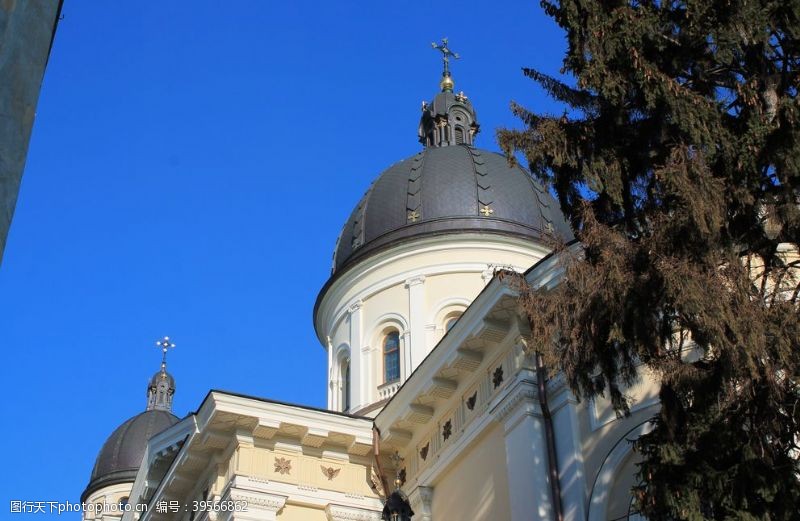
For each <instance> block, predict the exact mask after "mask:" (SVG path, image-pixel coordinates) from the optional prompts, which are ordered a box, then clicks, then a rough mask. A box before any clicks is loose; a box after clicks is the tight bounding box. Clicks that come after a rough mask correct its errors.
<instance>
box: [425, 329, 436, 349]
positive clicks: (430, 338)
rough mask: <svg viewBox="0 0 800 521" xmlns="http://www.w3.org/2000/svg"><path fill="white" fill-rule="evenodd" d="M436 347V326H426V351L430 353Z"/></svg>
mask: <svg viewBox="0 0 800 521" xmlns="http://www.w3.org/2000/svg"><path fill="white" fill-rule="evenodd" d="M435 345H436V324H428V325H426V326H425V351H427V352H428V353H430V352H431V351H432V350H433V347H434V346H435Z"/></svg>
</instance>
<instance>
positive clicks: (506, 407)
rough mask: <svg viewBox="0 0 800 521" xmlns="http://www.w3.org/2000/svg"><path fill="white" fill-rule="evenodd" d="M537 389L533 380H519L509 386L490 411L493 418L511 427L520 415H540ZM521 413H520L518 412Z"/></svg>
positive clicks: (508, 427) (507, 427) (508, 428)
mask: <svg viewBox="0 0 800 521" xmlns="http://www.w3.org/2000/svg"><path fill="white" fill-rule="evenodd" d="M538 396H539V394H538V391H537V389H536V384H535V382H530V381H527V380H520V381H517V382H516V383H514V384H513V385H511V386H510V389H509V391H508V392H507V393H506V394H505V395H504V396H503V397H502V398H500V400H499V401H498V402H497V405H495V406H494V409H493V410H492V413H493V415H494V417H495V419H496V420H497V421H499V422H501V423H503V424H504V425H505V428H506V431H508V430H510V429H512V428H513V427H514V425H516V424H517V423H518V421H519V419H520V418H519V417H520V416H526V415H532V416H541V411H540V409H539V403H538V401H537V399H538ZM520 413H521V414H520Z"/></svg>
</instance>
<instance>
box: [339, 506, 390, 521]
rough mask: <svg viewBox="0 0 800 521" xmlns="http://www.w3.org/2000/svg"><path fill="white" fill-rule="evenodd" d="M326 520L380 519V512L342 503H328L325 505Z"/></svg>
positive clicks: (359, 520) (378, 520)
mask: <svg viewBox="0 0 800 521" xmlns="http://www.w3.org/2000/svg"><path fill="white" fill-rule="evenodd" d="M325 515H327V516H328V521H380V520H381V513H380V512H377V511H375V510H364V509H363V508H353V507H346V506H342V505H333V504H331V505H328V506H326V507H325Z"/></svg>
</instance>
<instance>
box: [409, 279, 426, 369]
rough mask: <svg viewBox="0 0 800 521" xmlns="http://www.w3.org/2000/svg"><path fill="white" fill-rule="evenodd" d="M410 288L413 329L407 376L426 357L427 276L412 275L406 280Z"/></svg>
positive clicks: (410, 312)
mask: <svg viewBox="0 0 800 521" xmlns="http://www.w3.org/2000/svg"><path fill="white" fill-rule="evenodd" d="M406 287H407V288H408V322H409V325H408V327H409V330H410V331H411V346H410V349H408V353H409V354H410V357H409V358H410V360H409V362H408V367H409V370H408V372H407V373H406V374H405V378H408V376H409V375H410V374H411V371H413V370H414V369H415V368H416V367H417V366H418V365H419V364H420V362H422V359H423V358H425V355H426V350H425V277H424V276H419V277H412V278H410V279H408V280H407V281H406Z"/></svg>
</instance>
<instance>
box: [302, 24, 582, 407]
mask: <svg viewBox="0 0 800 521" xmlns="http://www.w3.org/2000/svg"><path fill="white" fill-rule="evenodd" d="M437 49H439V50H440V51H441V52H442V54H443V57H444V66H445V67H444V72H443V75H442V81H441V83H440V87H441V92H439V93H438V94H436V96H435V97H434V98H433V101H431V102H430V103H423V105H422V117H421V119H420V123H419V131H418V138H419V141H420V143H421V144H422V146H423V150H422V151H421V152H419V153H417V154H415V155H413V156H412V157H410V158H408V159H405V160H403V161H400V162H398V163H396V164H394V165H393V166H391V167H390V168H388V169H387V170H385V171H384V172H383V173H382V174H381V175H380V176H378V178H377V179H376V180H375V181H374V182H373V183H372V185H371V186H370V188H369V190H367V193H366V194H365V195H364V197H363V198H362V199H361V201H359V203H358V204H357V205H356V207H355V209H354V210H353V212H352V213H351V215H350V217H349V218H348V219H347V222H346V223H345V225H344V227H343V229H342V232H341V234H340V236H339V239H338V241H337V244H336V249H335V252H334V259H333V268H332V274H331V277H330V279H329V280H328V282H327V283H326V284H325V286H324V287H323V289H322V291H321V292H320V294H319V296H318V298H317V303H316V306H315V309H314V326H315V328H316V331H317V336H318V338H319V340H320V342H321V343H322V345H323V346H324V347H325V348H326V349H327V351H328V408H329V409H331V410H335V411H346V412H351V413H354V414H359V415H369V416H374V415H375V414H377V413H378V411H379V410H380V408H381V407H382V405H383V404H385V403H386V402H387V400H388V399H389V398H391V396H392V395H393V394H394V393H395V392H396V391H397V389H398V388H399V387H400V386H401V385H402V384H403V382H404V381H405V380H406V379H407V378H408V376H409V375H410V374H411V373H412V372H413V371H414V369H415V368H416V367H417V366H418V365H419V364H420V362H421V361H422V360H423V359H424V358H425V357H426V356H427V354H428V353H429V352H430V351H431V350H432V349H433V348H434V346H436V344H437V343H438V342H439V340H440V339H441V338H442V337H443V336H444V333H445V332H446V331H448V330H449V328H450V327H452V325H453V324H454V323H455V321H456V320H457V319H458V317H459V316H460V315H461V313H462V312H463V311H464V310H465V309H466V308H467V307H468V306H469V305H470V303H472V301H473V299H474V298H475V297H476V296H477V295H478V293H480V291H481V290H482V289H483V288H484V286H485V285H486V284H487V283H488V281H489V280H490V279H491V278H492V275H493V271H494V269H495V268H510V269H513V270H516V271H520V272H522V271H525V270H526V269H527V268H529V267H530V266H532V265H533V264H534V263H536V261H538V260H539V259H541V258H542V257H543V256H544V255H546V254H547V253H548V252H549V251H550V250H551V247H550V245H551V244H552V240H553V239H557V240H564V241H569V240H570V239H572V233H571V231H570V228H569V226H568V225H567V224H566V222H565V221H564V218H563V216H562V214H561V213H560V211H559V210H558V204H557V202H556V201H555V200H554V199H553V198H552V197H551V196H550V195H549V194H548V192H547V191H546V190H545V189H544V188H543V187H542V186H541V185H540V184H539V183H538V182H537V181H535V180H534V179H533V178H532V177H531V175H530V174H529V173H528V172H526V171H525V170H524V169H522V168H520V167H518V166H510V165H509V164H508V161H507V159H506V158H505V157H503V156H501V155H499V154H497V153H495V152H489V151H487V150H482V149H479V148H475V147H474V145H473V144H474V140H475V137H476V135H477V134H478V131H479V129H480V127H479V125H478V120H477V115H476V112H475V109H474V108H473V106H472V103H471V102H470V100H469V99H468V98H467V96H466V95H465V94H464V93H463V92H459V93H454V90H453V88H454V82H453V79H452V77H451V75H450V71H449V67H448V62H449V58H450V57H453V56H456V55H454V53H452V52H451V51H450V49H449V48H448V47H447V41H446V40H445V41H443V44H442V45H439V46H437ZM456 57H457V56H456Z"/></svg>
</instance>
